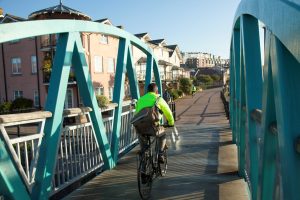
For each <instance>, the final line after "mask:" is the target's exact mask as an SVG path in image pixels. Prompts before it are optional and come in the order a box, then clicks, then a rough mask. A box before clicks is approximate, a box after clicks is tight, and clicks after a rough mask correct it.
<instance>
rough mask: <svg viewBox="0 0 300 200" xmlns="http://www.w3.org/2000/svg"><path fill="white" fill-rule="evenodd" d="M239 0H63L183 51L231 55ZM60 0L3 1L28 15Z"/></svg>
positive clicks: (8, 8) (2, 4)
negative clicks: (232, 32) (233, 28)
mask: <svg viewBox="0 0 300 200" xmlns="http://www.w3.org/2000/svg"><path fill="white" fill-rule="evenodd" d="M239 2H240V0H85V1H84V0H63V4H64V5H66V6H68V7H71V8H73V9H76V10H79V11H81V12H83V13H85V14H87V15H89V16H90V17H91V18H92V19H93V20H97V19H102V18H109V19H110V20H111V22H112V24H113V25H123V26H124V28H125V30H127V31H129V32H130V33H133V34H136V33H142V32H148V33H149V34H150V37H151V38H152V39H161V38H164V39H165V40H166V42H167V44H169V45H171V44H178V45H179V48H180V50H181V51H184V52H192V51H197V52H198V51H200V52H208V53H213V54H215V55H220V56H222V57H223V58H228V57H229V47H230V38H231V31H232V24H233V19H234V14H235V11H236V8H237V6H238V4H239ZM57 4H59V0H40V1H38V0H22V1H20V0H0V7H2V8H3V10H4V13H9V14H13V15H16V16H20V17H24V18H27V17H28V15H29V14H30V13H31V12H34V11H36V10H40V9H43V8H47V7H51V6H54V5H57Z"/></svg>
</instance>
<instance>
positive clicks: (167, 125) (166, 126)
mask: <svg viewBox="0 0 300 200" xmlns="http://www.w3.org/2000/svg"><path fill="white" fill-rule="evenodd" d="M162 126H163V127H164V128H173V127H174V125H173V126H170V125H169V124H163V125H162Z"/></svg>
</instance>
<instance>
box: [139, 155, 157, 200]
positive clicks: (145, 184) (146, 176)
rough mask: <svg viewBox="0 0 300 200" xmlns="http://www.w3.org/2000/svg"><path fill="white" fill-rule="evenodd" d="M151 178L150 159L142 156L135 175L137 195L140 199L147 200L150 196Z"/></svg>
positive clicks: (151, 167)
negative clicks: (138, 194)
mask: <svg viewBox="0 0 300 200" xmlns="http://www.w3.org/2000/svg"><path fill="white" fill-rule="evenodd" d="M152 177H153V166H152V161H151V157H150V156H147V155H145V154H144V155H142V156H141V160H140V164H139V169H138V174H137V179H138V186H139V193H140V196H141V198H142V199H149V198H150V196H151V189H152Z"/></svg>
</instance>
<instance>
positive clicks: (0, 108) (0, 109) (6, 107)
mask: <svg viewBox="0 0 300 200" xmlns="http://www.w3.org/2000/svg"><path fill="white" fill-rule="evenodd" d="M11 106H12V103H11V102H10V101H7V102H4V103H2V104H0V113H7V112H9V111H11Z"/></svg>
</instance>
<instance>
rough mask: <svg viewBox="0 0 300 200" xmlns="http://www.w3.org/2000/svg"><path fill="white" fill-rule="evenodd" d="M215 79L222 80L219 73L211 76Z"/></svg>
mask: <svg viewBox="0 0 300 200" xmlns="http://www.w3.org/2000/svg"><path fill="white" fill-rule="evenodd" d="M210 77H211V78H212V79H213V80H214V81H220V80H221V77H220V76H219V75H217V74H213V75H211V76H210Z"/></svg>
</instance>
